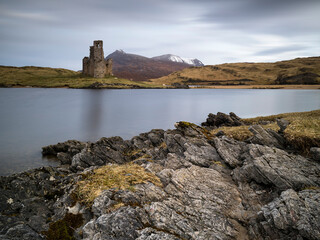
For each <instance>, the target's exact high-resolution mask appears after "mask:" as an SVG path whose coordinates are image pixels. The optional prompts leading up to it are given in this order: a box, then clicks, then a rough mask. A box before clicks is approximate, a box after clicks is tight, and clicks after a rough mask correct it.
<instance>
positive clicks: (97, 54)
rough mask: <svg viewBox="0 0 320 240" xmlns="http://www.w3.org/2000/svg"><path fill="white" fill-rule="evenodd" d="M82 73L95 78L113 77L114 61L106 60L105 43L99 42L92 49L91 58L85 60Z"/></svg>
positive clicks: (94, 43)
mask: <svg viewBox="0 0 320 240" xmlns="http://www.w3.org/2000/svg"><path fill="white" fill-rule="evenodd" d="M82 72H83V74H84V75H88V76H91V77H95V78H103V77H105V76H106V75H112V60H111V59H108V60H107V61H105V60H104V53H103V42H102V41H101V40H97V41H94V42H93V46H91V47H90V57H89V58H88V57H85V58H83V63H82Z"/></svg>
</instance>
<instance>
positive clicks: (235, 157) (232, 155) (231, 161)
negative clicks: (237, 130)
mask: <svg viewBox="0 0 320 240" xmlns="http://www.w3.org/2000/svg"><path fill="white" fill-rule="evenodd" d="M213 142H214V145H215V147H216V149H217V151H218V153H219V155H220V157H221V158H222V159H223V161H224V162H225V163H226V164H228V165H229V166H231V167H232V168H235V167H237V166H239V165H241V163H242V162H241V158H240V156H241V153H242V148H243V145H244V144H243V143H241V142H237V141H236V140H233V139H230V138H228V137H225V136H223V137H221V138H218V137H217V138H214V139H213Z"/></svg>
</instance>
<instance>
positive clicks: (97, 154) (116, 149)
mask: <svg viewBox="0 0 320 240" xmlns="http://www.w3.org/2000/svg"><path fill="white" fill-rule="evenodd" d="M130 147H131V145H130V142H129V141H124V140H123V139H122V138H121V137H111V138H101V139H100V140H99V141H97V142H96V143H91V144H87V146H86V147H85V148H84V149H82V150H81V152H80V153H78V154H76V155H75V156H73V158H72V164H71V168H72V169H73V170H83V169H84V168H87V167H90V166H102V165H105V164H106V163H119V164H121V163H125V162H128V161H129V160H130V157H129V156H128V155H127V154H126V153H127V151H129V149H130Z"/></svg>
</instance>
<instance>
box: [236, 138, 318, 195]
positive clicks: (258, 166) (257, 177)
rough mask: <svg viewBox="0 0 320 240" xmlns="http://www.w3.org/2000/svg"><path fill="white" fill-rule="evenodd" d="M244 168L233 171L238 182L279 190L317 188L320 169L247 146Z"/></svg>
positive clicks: (285, 155)
mask: <svg viewBox="0 0 320 240" xmlns="http://www.w3.org/2000/svg"><path fill="white" fill-rule="evenodd" d="M243 158H245V160H244V162H243V165H242V166H241V167H238V168H236V169H235V170H234V171H233V177H234V179H235V180H236V181H237V182H250V181H252V180H254V181H255V182H257V183H260V184H265V185H270V184H271V185H273V186H275V187H276V188H278V189H280V190H286V189H289V188H293V189H295V190H301V189H303V188H304V187H307V186H320V178H319V176H320V165H319V164H317V163H315V162H314V161H311V160H310V159H307V158H304V157H302V156H300V155H293V154H289V153H287V152H285V151H283V150H280V149H277V148H271V147H268V146H261V145H257V144H249V145H248V151H247V152H246V153H245V154H244V156H243Z"/></svg>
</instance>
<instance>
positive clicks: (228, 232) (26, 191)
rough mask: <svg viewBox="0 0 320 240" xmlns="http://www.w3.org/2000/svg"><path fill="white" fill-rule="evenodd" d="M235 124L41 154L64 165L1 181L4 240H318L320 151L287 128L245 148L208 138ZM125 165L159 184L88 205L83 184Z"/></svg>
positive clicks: (259, 135)
mask: <svg viewBox="0 0 320 240" xmlns="http://www.w3.org/2000/svg"><path fill="white" fill-rule="evenodd" d="M233 124H235V125H239V124H240V125H241V124H243V123H242V122H241V119H240V118H238V117H237V116H236V115H235V114H232V113H231V114H230V115H226V114H224V115H223V114H217V115H213V114H211V115H209V117H208V119H207V121H206V122H205V123H204V124H203V127H199V126H197V125H195V124H192V123H187V122H179V123H177V124H176V129H174V130H167V131H164V130H161V129H155V130H152V131H150V132H148V133H142V134H140V135H139V136H136V137H133V138H132V139H131V140H123V139H122V138H120V137H111V138H101V139H100V140H99V141H97V142H95V143H84V142H80V141H76V140H70V141H67V142H64V143H58V144H56V145H50V146H47V147H44V148H43V154H45V155H55V156H57V158H58V159H59V161H60V162H61V166H59V167H43V168H38V169H34V170H30V171H26V172H23V173H18V174H14V175H11V176H8V177H0V211H1V214H0V239H5V240H9V239H10V240H11V239H12V240H15V239H19V240H20V239H26V240H28V239H30V240H31V239H87V240H89V239H94V240H100V239H101V240H103V239H112V240H130V239H138V240H158V239H159V240H160V239H167V240H171V239H172V240H175V239H197V240H199V239H261V240H262V239H297V240H298V239H299V240H303V239H320V230H319V229H320V149H319V148H312V149H311V151H310V153H311V155H310V156H308V157H307V156H302V155H300V154H299V153H298V152H297V150H296V149H293V148H292V147H291V146H290V144H288V143H287V142H286V139H285V138H284V137H283V131H284V129H285V128H286V126H287V125H288V124H290V123H289V122H286V121H283V120H279V121H278V125H279V126H280V131H279V132H275V131H273V130H270V129H267V130H265V129H264V128H262V127H261V126H260V125H253V126H248V128H249V129H250V131H251V132H252V133H253V137H251V138H250V139H248V140H246V141H236V140H234V139H231V138H228V137H227V136H226V135H224V133H223V132H218V134H216V135H212V134H211V132H210V131H208V130H210V128H215V127H217V126H229V125H233ZM128 163H130V164H135V165H138V166H139V167H142V168H143V169H144V170H145V171H146V172H147V173H149V174H153V175H154V176H155V177H156V178H157V179H159V183H161V184H155V183H153V182H151V181H146V182H144V183H139V184H135V183H134V182H132V183H131V185H132V187H130V188H127V189H119V188H110V189H105V190H103V191H101V192H100V194H99V195H98V196H97V197H95V198H94V200H93V201H92V202H90V203H89V204H84V202H83V200H84V199H81V196H80V197H79V195H78V194H77V187H78V186H79V185H78V183H79V182H80V181H83V180H85V179H86V178H87V176H89V175H90V174H94V173H95V171H96V170H97V169H98V168H99V167H100V166H105V165H110V164H112V165H110V166H111V167H116V166H124V165H125V164H128ZM130 174H134V173H127V174H126V176H130Z"/></svg>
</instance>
